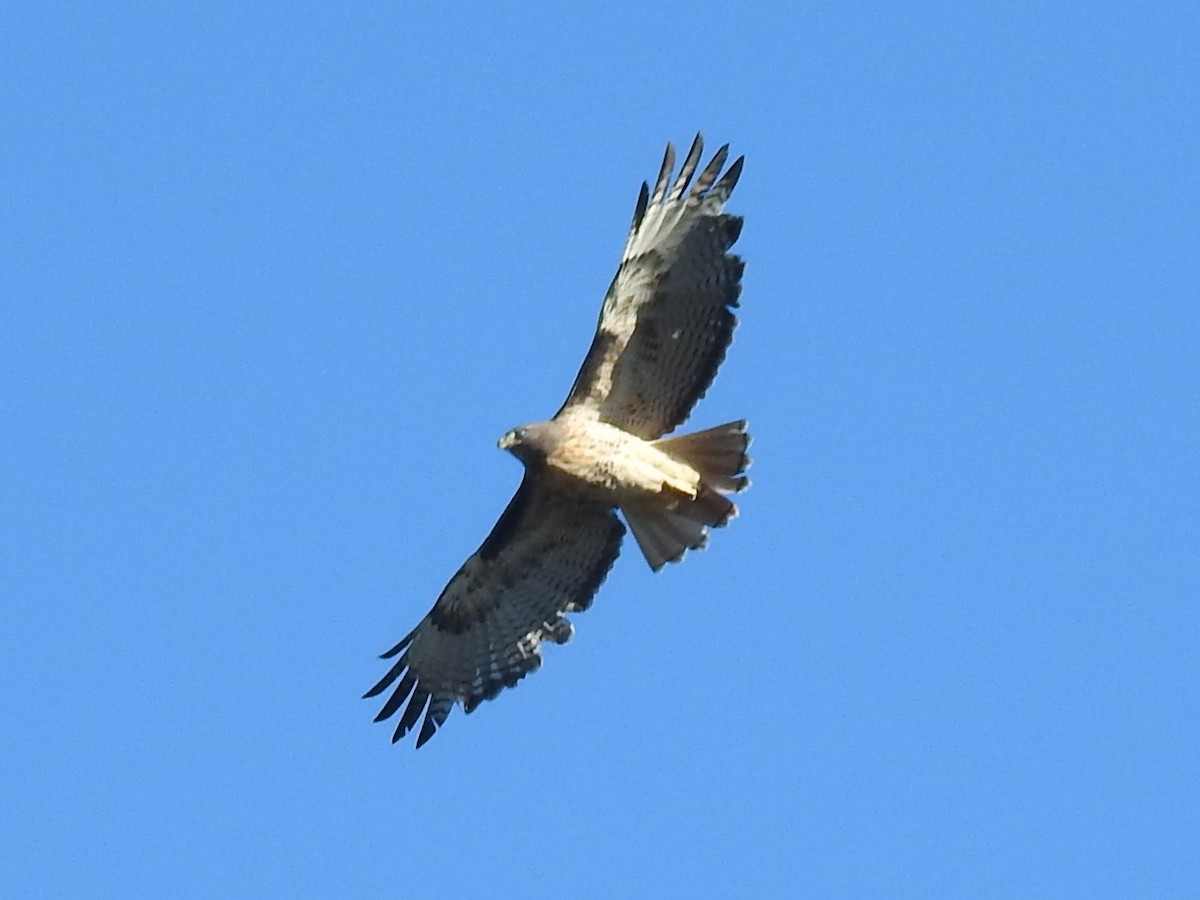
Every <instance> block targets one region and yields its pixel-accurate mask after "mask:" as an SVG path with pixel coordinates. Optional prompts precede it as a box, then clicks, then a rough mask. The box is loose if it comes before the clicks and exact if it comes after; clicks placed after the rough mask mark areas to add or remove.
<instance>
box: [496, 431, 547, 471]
mask: <svg viewBox="0 0 1200 900" xmlns="http://www.w3.org/2000/svg"><path fill="white" fill-rule="evenodd" d="M553 432H554V424H553V423H552V422H535V423H534V424H532V425H521V426H520V427H518V428H514V429H512V431H507V432H505V433H504V436H503V437H502V438H500V441H499V443H498V444H497V446H499V448H500V449H501V450H507V451H508V452H509V453H511V454H512V455H513V456H515V457H516V458H517V459H519V460H521V462H523V463H525V464H526V465H529V464H530V463H542V462H545V460H546V455H547V454H548V453H549V452H550V450H551V449H552V445H553V440H554V434H553Z"/></svg>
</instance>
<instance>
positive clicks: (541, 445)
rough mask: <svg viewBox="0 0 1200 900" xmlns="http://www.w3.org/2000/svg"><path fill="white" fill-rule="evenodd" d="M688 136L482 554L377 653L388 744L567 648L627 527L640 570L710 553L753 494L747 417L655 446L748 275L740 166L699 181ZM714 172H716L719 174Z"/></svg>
mask: <svg viewBox="0 0 1200 900" xmlns="http://www.w3.org/2000/svg"><path fill="white" fill-rule="evenodd" d="M703 147H704V141H703V137H702V136H701V135H699V134H697V135H696V139H695V140H694V141H693V142H692V147H691V149H690V150H689V151H688V154H687V157H686V158H685V159H684V161H683V166H682V167H681V169H680V171H679V174H678V176H677V177H675V178H674V180H673V181H672V173H673V171H674V168H675V149H674V147H673V146H672V145H671V144H669V143H668V144H667V150H666V154H665V156H664V157H663V162H662V167H661V169H660V170H659V173H658V180H657V181H656V182H655V185H654V190H653V191H651V190H650V188H649V185H647V184H645V183H643V184H642V189H641V193H640V194H639V196H638V200H637V206H636V208H635V209H634V213H633V224H632V226H631V227H630V230H629V237H628V239H627V240H626V242H625V251H624V253H622V255H621V264H620V266H619V267H618V268H617V274H616V276H615V277H614V278H613V281H612V284H611V285H610V286H609V288H608V293H607V294H606V296H605V298H604V304H603V306H602V307H601V309H600V320H599V322H598V323H597V327H596V335H595V337H594V338H593V340H592V346H591V349H589V350H588V353H587V357H586V358H585V359H584V361H583V366H582V368H580V370H579V374H578V375H577V376H576V378H575V383H574V385H573V386H572V387H571V391H570V393H569V394H568V395H567V399H566V402H564V403H563V405H562V408H561V409H559V411H558V412H557V413H555V414H554V417H553V418H551V419H549V420H547V421H545V422H536V423H534V424H531V425H523V426H521V427H519V428H514V429H513V430H512V431H509V432H508V433H507V434H505V435H504V436H503V437H502V438H500V442H499V446H500V447H501V449H504V450H508V451H509V452H511V453H512V454H513V455H514V456H516V457H517V458H518V459H519V460H520V461H521V462H522V463H523V464H524V467H525V473H524V478H523V479H522V481H521V485H520V487H519V488H518V489H517V493H516V495H515V496H514V497H513V498H512V500H511V501H510V502H509V504H508V507H507V508H506V509H505V510H504V513H503V514H502V515H501V516H500V520H499V521H498V522H497V523H496V525H495V527H494V528H493V529H492V531H491V533H490V534H489V535H488V536H487V538H486V539H485V540H484V542H483V544H482V546H480V548H479V549H478V550H477V551H476V552H475V554H474V555H473V556H471V558H470V559H468V560H467V561H466V562H465V563H464V564H463V566H462V568H460V569H459V570H458V572H457V573H456V574H455V575H454V577H453V578H452V579H450V583H449V584H448V585H446V588H445V590H443V591H442V593H441V596H439V597H438V599H437V602H436V603H435V604H434V605H433V609H432V610H430V612H429V615H427V616H426V617H425V618H424V619H423V620H422V621H421V622H420V624H418V625H417V627H416V628H414V629H413V630H412V631H411V632H410V633H409V634H408V635H407V636H406V637H405V638H404V639H403V640H402V641H400V643H398V644H396V646H394V647H392V649H390V650H388V651H387V652H386V653H384V654H383V657H382V658H383V659H394V660H395V662H394V663H393V665H392V667H391V669H389V670H388V672H387V674H386V675H384V676H383V678H381V679H380V680H379V682H378V683H377V684H376V685H375V686H374V687H373V688H371V689H370V690H369V691H367V693H366V694H365V697H375V696H377V695H379V694H382V693H383V692H384V691H386V690H388V689H391V694H390V696H389V697H388V698H387V700H386V702H385V703H384V704H383V708H382V709H381V710H380V711H379V715H377V716H376V717H375V721H376V722H381V721H383V720H385V719H388V718H390V717H391V716H392V715H394V714H395V713H396V712H398V711H400V709H401V707H403V708H404V711H403V713H402V714H401V715H400V720H399V723H398V724H397V726H396V730H395V733H394V734H393V736H392V741H393V742H395V741H398V740H399V739H400V738H401V737H403V736H404V735H405V734H407V733H408V732H409V731H411V730H412V729H413V728H414V727H415V726H416V724H417V722H418V720H420V719H421V716H422V714H424V721H423V723H422V725H421V731H420V734H419V735H418V736H417V746H418V747H420V746H422V745H423V744H424V743H425V742H426V741H428V740H429V739H430V738H431V737H433V735H434V733H435V732H436V731H437V730H438V728H440V727H441V725H442V724H443V723H444V722H445V721H446V717H447V716H448V715H449V714H450V710H451V709H452V708H453V707H454V704H455V703H460V704H461V705H462V706H463V709H464V710H465V711H466V712H468V713H470V712H471V711H472V710H474V709H475V708H476V707H477V706H478V705H479V704H480V702H482V701H484V700H491V699H492V698H494V697H495V696H496V695H497V694H498V693H499V692H500V691H501V689H503V688H506V687H512V686H513V685H515V684H516V683H517V682H518V681H519V680H520V679H521V678H523V677H524V676H525V675H526V674H528V673H529V672H532V671H534V670H536V669H537V668H539V667H540V666H541V662H542V657H541V645H542V642H543V641H546V640H550V641H553V642H554V643H556V644H563V643H566V641H568V640H569V639H570V637H571V635H572V633H573V627H572V625H571V623H570V622H569V621H568V620H567V619H566V614H567V613H575V612H583V611H584V610H586V609H587V608H588V607H589V606H590V605H591V603H592V598H593V596H594V595H595V593H596V591H597V589H598V588H599V587H600V584H601V582H603V581H604V579H605V577H606V576H607V574H608V571H609V569H610V568H612V565H613V562H614V561H615V560H616V558H617V554H618V552H619V551H620V547H621V539H622V537H623V536H624V534H625V527H624V525H622V523H621V520H620V519H619V518H618V516H617V511H618V510H619V511H620V512H621V514H622V515H623V516H624V518H625V521H626V522H627V523H628V524H629V528H630V530H631V531H632V532H633V537H634V539H635V540H636V541H637V544H638V547H640V548H641V551H642V554H643V555H644V556H645V558H646V562H648V563H649V564H650V568H651V569H653V570H654V571H656V572H657V571H658V570H659V569H661V568H662V566H663V565H664V564H665V563H668V562H675V561H677V560H679V559H681V558H682V557H683V555H684V553H685V552H686V551H687V550H689V549H699V548H701V547H703V546H705V544H706V543H707V538H708V529H709V528H716V527H720V526H722V525H725V524H726V523H727V522H729V520H730V519H732V518H733V517H734V516H735V515H736V514H737V507H735V506H734V504H733V503H732V501H730V499H729V498H728V496H726V495H727V494H731V493H735V492H737V491H741V490H743V489H744V488H746V487H747V486H748V484H749V481H748V479H747V478H746V475H745V471H746V469H747V468H748V467H749V465H750V460H749V458H748V457H747V456H746V448H747V447H748V446H749V443H750V436H749V435H748V434H747V432H746V423H745V421H736V422H729V423H727V424H725V425H718V426H717V427H715V428H710V429H708V430H706V431H700V432H696V433H693V434H686V435H683V436H679V437H668V438H665V437H663V435H666V434H668V433H670V432H671V431H672V430H674V429H675V427H676V426H677V425H679V424H680V423H681V422H683V421H684V420H685V419H686V418H687V417H688V415H689V413H690V412H691V410H692V407H693V406H694V405H695V404H696V402H697V401H698V400H699V399H700V398H701V397H703V396H704V392H705V391H706V390H707V389H708V386H709V385H710V384H711V383H712V380H713V377H714V376H715V375H716V372H717V367H718V366H719V365H720V364H721V361H722V360H723V359H724V358H725V351H726V348H727V347H728V346H729V343H730V341H731V339H732V336H733V329H734V326H735V324H736V319H735V317H734V314H733V312H732V308H733V307H736V306H737V304H738V295H739V293H740V292H741V277H742V269H743V266H744V264H743V263H742V260H741V259H740V258H739V257H737V256H735V255H733V254H731V253H730V252H729V249H730V248H731V247H732V246H733V244H734V242H735V241H737V239H738V235H739V233H740V232H741V229H742V220H741V218H739V217H737V216H732V215H728V214H726V213H725V212H724V208H725V202H726V201H727V200H728V199H729V195H730V193H731V192H732V191H733V188H734V186H735V185H736V184H737V181H738V177H739V176H740V175H741V172H742V162H743V159H744V157H739V158H738V159H737V160H736V161H735V162H734V163H733V165H731V166H729V168H728V169H726V170H725V172H724V174H722V169H724V167H725V162H726V159H727V158H728V154H729V146H728V145H725V146H724V147H721V149H720V150H718V151H717V152H716V154H715V155H714V156H713V158H712V160H711V161H710V162H709V164H708V165H707V166H705V167H704V169H703V170H702V171H701V172H700V175H699V177H697V178H696V180H695V182H694V183H692V176H693V175H694V174H695V172H696V169H697V167H698V164H699V162H700V158H701V154H702V152H703ZM718 176H719V177H718Z"/></svg>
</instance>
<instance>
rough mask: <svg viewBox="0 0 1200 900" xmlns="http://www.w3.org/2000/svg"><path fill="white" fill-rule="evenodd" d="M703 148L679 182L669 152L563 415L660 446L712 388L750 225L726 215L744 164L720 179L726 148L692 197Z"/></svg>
mask: <svg viewBox="0 0 1200 900" xmlns="http://www.w3.org/2000/svg"><path fill="white" fill-rule="evenodd" d="M703 149H704V140H703V138H702V137H701V135H699V134H698V135H696V140H695V141H694V142H693V143H692V148H691V150H689V151H688V155H687V158H686V159H685V160H684V161H683V167H682V168H681V169H680V171H679V176H678V177H677V178H676V179H675V181H674V183H671V174H672V170H673V169H674V167H675V148H674V147H673V146H672V145H671V144H667V152H666V155H665V156H664V158H663V164H662V169H661V170H660V171H659V173H658V181H657V182H656V183H655V186H654V192H653V194H651V192H650V188H649V186H648V185H646V184H643V185H642V192H641V195H640V196H639V197H638V203H637V208H636V210H635V211H634V214H633V225H632V227H631V229H630V232H629V238H628V240H627V241H626V244H625V252H624V253H623V254H622V256H621V265H620V267H619V268H618V269H617V274H616V277H615V278H614V279H613V282H612V285H610V286H609V289H608V294H607V295H606V296H605V298H604V305H603V307H602V308H601V310H600V321H599V323H598V324H597V327H596V337H595V339H594V340H593V341H592V346H591V349H590V350H589V351H588V355H587V358H586V359H585V360H584V363H583V367H582V368H581V369H580V370H579V374H578V376H576V378H575V385H574V386H573V387H572V388H571V393H570V395H568V397H567V400H566V403H564V404H563V408H562V409H561V410H559V413H558V414H559V415H563V414H566V413H576V412H584V413H585V414H587V415H592V416H596V417H598V418H600V419H601V420H603V421H605V422H609V423H611V424H613V425H616V426H617V427H619V428H623V429H624V430H626V431H630V432H632V433H633V434H636V435H638V436H639V437H641V438H645V439H652V438H657V437H660V436H661V435H663V434H665V433H667V432H669V431H671V430H672V429H674V428H675V426H676V425H678V424H679V423H680V422H682V421H683V420H684V419H686V418H687V417H688V414H689V413H690V412H691V410H692V407H693V406H694V405H695V404H696V401H697V400H699V399H700V398H701V397H703V396H704V392H705V391H706V390H707V389H708V386H709V385H710V384H712V380H713V377H714V376H715V375H716V374H717V367H718V366H720V364H721V360H723V359H724V358H725V350H726V348H727V347H728V346H729V342H730V341H731V340H732V338H733V329H734V325H735V324H736V319H735V318H734V315H733V312H732V311H731V307H734V306H737V300H738V294H739V293H740V292H741V283H740V282H741V277H742V268H743V263H742V261H741V259H740V258H738V257H737V256H734V255H733V254H731V253H729V252H728V251H729V248H730V247H732V246H733V244H734V242H735V241H736V240H737V239H738V235H739V233H740V232H741V230H742V220H741V219H740V218H739V217H737V216H730V215H726V214H725V213H724V212H723V210H724V207H725V201H726V200H728V199H729V195H730V193H731V192H732V191H733V188H734V186H735V185H736V184H737V180H738V176H739V175H741V172H742V159H743V157H739V158H738V159H737V160H736V161H734V163H733V165H731V166H730V167H729V169H728V170H727V171H726V172H725V174H724V175H723V176H721V178H720V180H717V176H718V175H720V174H721V169H722V168H723V167H724V165H725V160H726V159H727V157H728V154H729V146H728V145H725V146H724V147H722V148H721V149H720V150H718V151H717V152H716V154H715V155H714V156H713V158H712V161H711V162H709V164H708V165H707V166H706V167H705V169H704V171H702V172H701V173H700V176H699V177H698V178H697V179H696V182H695V184H693V185H691V187H690V188H689V186H688V185H689V182H690V181H691V178H692V175H693V174H694V173H695V171H696V168H697V165H698V164H699V162H700V155H701V153H702V152H703Z"/></svg>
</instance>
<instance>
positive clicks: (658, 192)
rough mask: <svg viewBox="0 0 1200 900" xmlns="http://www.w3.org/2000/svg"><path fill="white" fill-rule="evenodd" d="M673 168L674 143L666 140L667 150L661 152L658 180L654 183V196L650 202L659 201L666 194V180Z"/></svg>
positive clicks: (668, 179)
mask: <svg viewBox="0 0 1200 900" xmlns="http://www.w3.org/2000/svg"><path fill="white" fill-rule="evenodd" d="M673 168H675V145H674V144H672V143H671V142H670V141H667V150H666V152H665V153H664V154H663V161H662V168H660V169H659V170H658V180H657V181H656V182H655V183H654V196H653V197H651V198H650V202H651V203H661V202H662V199H663V197H665V196H666V194H667V182H668V181H670V179H671V170H672V169H673Z"/></svg>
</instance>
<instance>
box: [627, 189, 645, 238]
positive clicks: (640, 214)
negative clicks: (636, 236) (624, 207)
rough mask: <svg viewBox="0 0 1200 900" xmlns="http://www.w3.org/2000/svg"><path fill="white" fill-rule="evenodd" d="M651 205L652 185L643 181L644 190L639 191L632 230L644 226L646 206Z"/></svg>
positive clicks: (630, 227) (630, 228)
mask: <svg viewBox="0 0 1200 900" xmlns="http://www.w3.org/2000/svg"><path fill="white" fill-rule="evenodd" d="M649 205H650V185H648V184H646V182H644V181H643V182H642V190H641V191H640V192H639V193H638V199H637V206H635V207H634V209H633V224H631V225H630V226H629V230H630V231H637V230H638V229H639V228H641V227H642V219H644V218H645V217H646V208H647V207H648V206H649Z"/></svg>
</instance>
